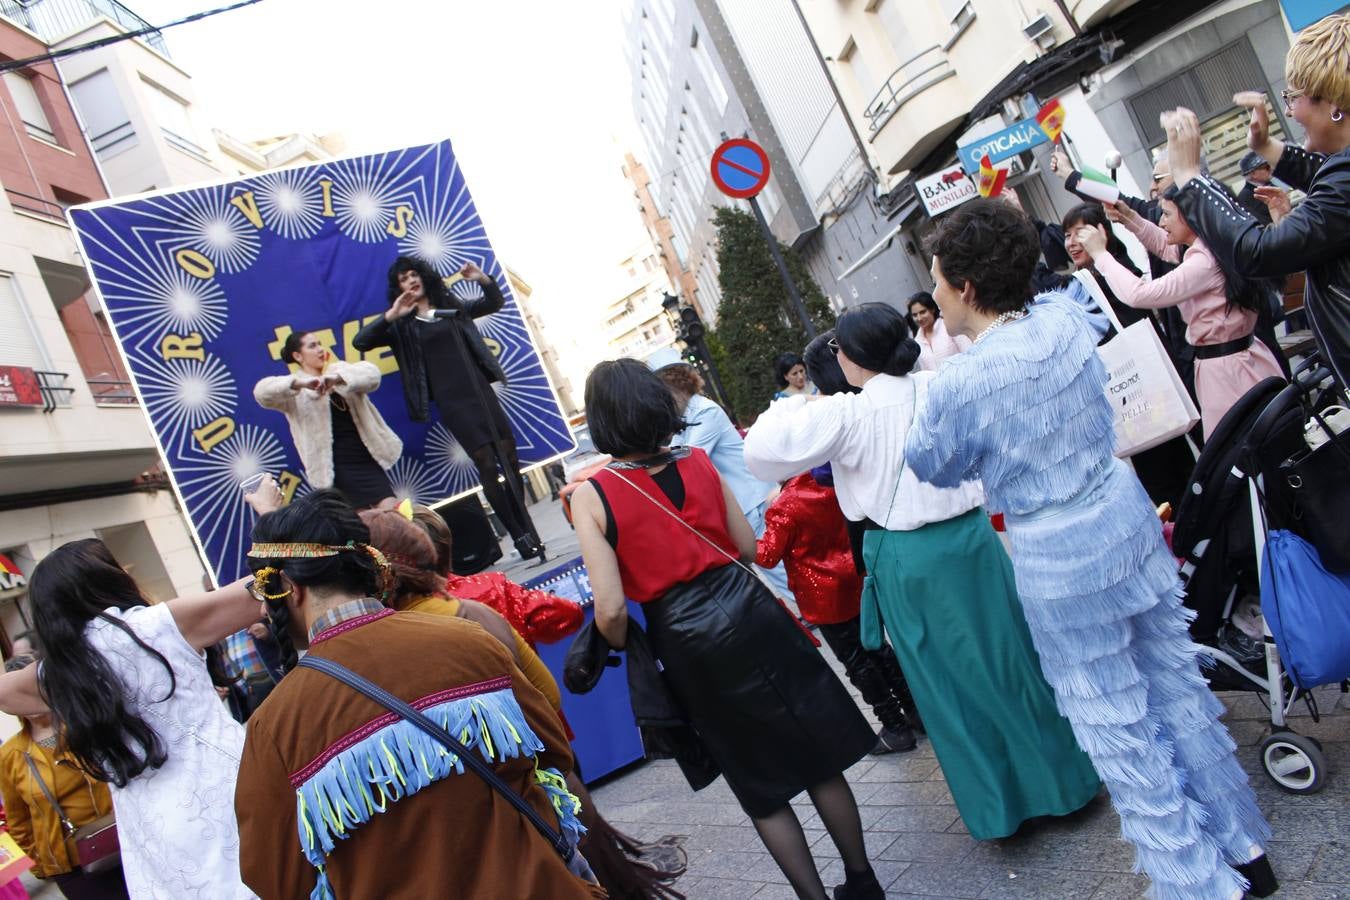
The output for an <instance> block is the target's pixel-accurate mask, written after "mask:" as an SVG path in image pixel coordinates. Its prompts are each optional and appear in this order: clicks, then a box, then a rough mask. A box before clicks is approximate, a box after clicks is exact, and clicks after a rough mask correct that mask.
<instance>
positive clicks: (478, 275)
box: [459, 262, 489, 284]
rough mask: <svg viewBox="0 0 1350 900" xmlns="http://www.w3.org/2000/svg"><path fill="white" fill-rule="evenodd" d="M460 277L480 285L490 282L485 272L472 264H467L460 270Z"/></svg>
mask: <svg viewBox="0 0 1350 900" xmlns="http://www.w3.org/2000/svg"><path fill="white" fill-rule="evenodd" d="M459 277H461V278H463V279H465V280H466V281H476V282H478V283H479V284H482V283H484V282H485V281H488V280H489V279H488V277H487V275H486V274H485V273H484V272H483V270H482V269H480V268H478V266H477V265H476V264H475V263H471V262H467V263H465V264H464V267H463V268H462V269H460V270H459Z"/></svg>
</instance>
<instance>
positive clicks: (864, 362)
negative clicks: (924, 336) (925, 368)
mask: <svg viewBox="0 0 1350 900" xmlns="http://www.w3.org/2000/svg"><path fill="white" fill-rule="evenodd" d="M834 339H835V342H836V343H837V344H838V345H839V348H840V349H841V350H843V351H844V353H846V354H847V355H848V358H849V359H851V360H853V361H854V362H855V363H857V364H858V365H860V366H862V367H863V368H864V369H868V370H870V371H873V372H882V373H884V374H886V375H908V374H909V373H910V370H911V369H913V368H914V363H915V362H917V361H918V359H919V345H918V344H917V343H915V341H914V339H913V338H911V337H910V336H909V326H908V325H907V324H905V317H904V315H903V314H902V313H901V312H900V310H898V309H896V308H895V307H894V306H889V305H887V304H885V303H863V304H862V305H860V306H855V307H853V308H852V309H846V310H844V312H843V313H841V314H840V316H839V320H838V321H837V322H835V323H834Z"/></svg>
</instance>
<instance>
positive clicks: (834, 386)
mask: <svg viewBox="0 0 1350 900" xmlns="http://www.w3.org/2000/svg"><path fill="white" fill-rule="evenodd" d="M833 339H834V329H831V330H829V331H826V332H824V333H823V334H818V335H816V336H815V337H814V338H813V339H812V340H811V343H809V344H807V345H806V353H805V354H804V355H805V357H806V374H807V375H809V376H810V378H811V383H812V384H814V385H815V386H816V388H817V389H818V390H819V391H820V392H821V394H823V395H826V396H828V395H830V394H856V393H859V392H860V391H861V390H862V388H858V387H854V386H853V385H851V384H849V383H848V379H847V378H845V377H844V370H843V369H841V368H839V357H837V356H835V355H834V348H833V347H831V346H830V341H831V340H833Z"/></svg>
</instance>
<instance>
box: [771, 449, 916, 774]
mask: <svg viewBox="0 0 1350 900" xmlns="http://www.w3.org/2000/svg"><path fill="white" fill-rule="evenodd" d="M780 561H781V562H782V563H783V567H784V568H785V569H786V570H787V579H788V587H790V588H791V589H792V593H793V595H794V596H795V597H796V599H797V608H798V610H799V611H800V612H801V616H802V618H803V619H805V620H806V621H807V622H810V623H811V624H812V625H815V626H817V628H818V630H819V631H820V636H821V637H822V638H824V639H825V643H827V644H829V645H830V649H831V650H832V651H834V655H835V656H836V657H838V659H839V662H841V663H842V664H843V666H844V671H845V673H846V674H847V675H848V679H849V681H851V682H853V686H854V687H856V688H857V689H858V691H859V692H860V693H861V694H862V696H863V700H864V701H866V702H867V703H868V704H869V705H870V706H871V707H872V709H873V711H875V712H876V714H877V718H878V719H880V720H881V726H882V727H881V732H880V734H878V735H877V746H876V748H875V749H873V751H872V752H873V753H894V752H896V751H905V750H913V749H914V747H915V744H916V743H917V739H916V738H915V735H914V728H919V729H920V730H922V727H923V726H922V724H921V723H920V720H919V716H918V713H917V712H916V711H915V709H914V699H913V698H912V697H911V696H910V693H909V686H908V685H907V684H906V683H905V676H904V674H903V673H902V672H901V671H900V664H899V662H897V661H896V658H895V651H894V650H892V649H891V647H890V645H888V644H883V645H882V648H881V649H880V650H876V651H872V650H865V649H863V646H862V641H861V640H860V638H859V618H858V617H859V612H860V606H861V597H862V576H861V575H859V574H858V570H857V567H856V566H855V564H854V560H853V550H852V548H851V546H850V542H849V537H848V525H847V523H846V522H845V520H844V514H843V512H841V511H840V509H839V501H838V499H837V498H836V497H835V495H834V480H833V478H832V477H831V475H830V467H829V466H828V465H825V466H821V467H820V468H819V469H813V470H812V471H810V472H805V473H803V474H801V475H798V476H797V477H795V478H792V479H790V480H789V481H787V482H786V483H785V484H784V485H783V490H782V493H780V494H779V495H778V497H777V499H775V500H774V501H773V503H772V504H770V506H769V508H768V510H767V511H766V512H765V514H764V536H763V537H761V538H760V539H759V542H758V547H757V550H756V554H755V563H756V564H757V565H759V566H762V567H764V568H772V567H773V566H776V565H778V563H779V562H780Z"/></svg>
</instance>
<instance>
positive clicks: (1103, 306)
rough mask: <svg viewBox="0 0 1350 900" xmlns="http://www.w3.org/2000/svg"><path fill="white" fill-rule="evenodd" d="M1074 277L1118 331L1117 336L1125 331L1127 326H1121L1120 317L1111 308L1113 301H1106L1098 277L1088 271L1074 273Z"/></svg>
mask: <svg viewBox="0 0 1350 900" xmlns="http://www.w3.org/2000/svg"><path fill="white" fill-rule="evenodd" d="M1073 277H1074V279H1075V280H1076V281H1077V282H1078V283H1079V284H1081V285H1082V286H1083V289H1084V290H1086V291H1087V292H1088V296H1090V297H1091V298H1092V299H1093V300H1094V301H1095V302H1096V304H1097V308H1098V309H1100V310H1101V311H1102V315H1104V316H1106V320H1107V321H1108V322H1110V323H1111V325H1112V326H1113V327H1114V328H1115V329H1116V334H1120V333H1121V332H1122V331H1124V330H1125V326H1124V325H1121V324H1120V317H1119V316H1117V315H1116V311H1115V309H1114V308H1113V307H1112V306H1111V301H1110V300H1108V299H1106V292H1105V291H1103V290H1102V286H1101V285H1100V284H1098V283H1097V279H1096V277H1094V276H1093V274H1092V273H1091V272H1089V271H1088V270H1087V269H1079V270H1078V271H1076V272H1074V273H1073Z"/></svg>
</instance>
